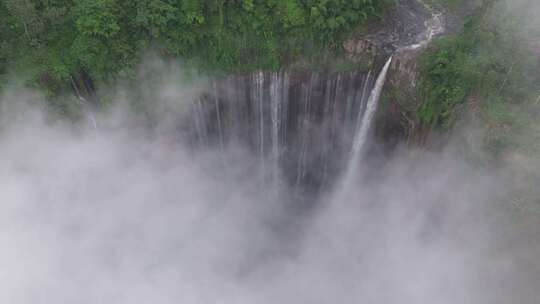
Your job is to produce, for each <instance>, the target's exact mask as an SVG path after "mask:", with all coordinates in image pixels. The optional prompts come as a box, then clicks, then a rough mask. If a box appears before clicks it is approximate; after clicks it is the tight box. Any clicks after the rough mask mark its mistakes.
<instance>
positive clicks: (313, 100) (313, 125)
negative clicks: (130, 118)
mask: <svg viewBox="0 0 540 304" xmlns="http://www.w3.org/2000/svg"><path fill="white" fill-rule="evenodd" d="M443 28H444V27H443V21H442V17H441V16H440V15H437V14H434V13H433V12H432V11H430V8H429V7H427V6H425V5H424V4H422V3H421V2H418V1H414V0H403V1H400V2H399V3H398V5H397V6H396V7H395V9H394V10H393V11H392V12H390V13H389V14H388V16H387V17H386V18H385V19H384V20H382V21H381V22H380V23H379V24H374V25H372V27H371V28H369V29H367V31H364V32H363V33H362V34H358V35H356V36H355V37H353V38H351V39H350V40H349V41H347V42H346V43H345V45H344V48H345V50H346V54H345V58H338V59H337V60H338V61H339V60H342V62H346V63H348V64H349V65H350V67H352V68H348V69H346V71H335V69H333V68H331V67H330V68H328V69H326V70H316V71H315V70H306V69H302V70H299V69H295V68H292V67H291V68H289V69H284V70H281V71H278V72H270V71H257V72H254V73H250V74H245V75H231V76H228V77H226V78H221V79H215V80H213V81H212V83H211V85H210V86H209V88H207V93H205V94H203V95H202V96H201V97H200V98H199V99H198V100H195V101H194V103H193V106H192V115H191V118H192V119H191V125H192V126H191V127H188V128H187V129H191V130H194V132H193V133H192V140H193V142H194V145H195V146H200V145H202V146H207V145H214V146H219V147H221V148H222V149H224V148H227V146H229V145H231V144H234V145H238V144H239V145H242V146H243V147H246V148H247V149H248V150H250V151H252V153H253V154H254V155H255V156H256V158H257V159H259V162H260V163H259V165H258V166H259V167H260V168H261V170H260V171H261V172H262V173H261V175H262V176H261V178H262V179H264V180H268V181H274V180H278V178H276V175H278V174H283V175H285V176H284V177H285V180H287V181H288V184H289V185H294V186H295V188H304V189H306V188H308V189H309V190H310V191H312V190H313V189H321V188H324V187H326V186H331V185H330V184H329V183H331V181H333V180H335V177H336V176H337V175H339V174H341V173H342V172H343V169H344V168H346V167H347V165H348V160H349V159H350V158H351V151H352V145H353V139H354V137H355V135H356V132H357V131H358V129H359V126H360V125H361V124H363V121H362V119H363V113H365V112H366V107H367V102H368V99H369V97H370V94H371V92H372V89H373V86H374V84H375V80H376V79H377V78H378V75H379V73H380V71H381V69H382V66H383V65H384V62H386V61H387V60H388V58H389V57H390V56H392V57H393V58H394V60H393V64H392V66H391V69H390V71H389V73H388V81H387V83H386V87H385V88H384V90H383V96H385V97H384V98H383V99H382V100H380V102H379V104H380V106H381V107H380V108H379V111H378V115H377V117H376V120H375V123H374V126H371V132H374V133H375V135H376V139H377V141H378V142H381V143H384V146H386V147H387V148H388V149H390V150H391V149H392V147H393V146H395V144H397V143H398V142H401V141H407V140H410V139H411V138H413V137H414V136H417V134H418V130H417V129H416V123H415V121H414V117H413V115H412V114H411V113H413V112H414V109H415V108H416V107H417V105H418V102H419V100H420V99H419V98H418V96H417V91H418V90H417V86H418V77H419V76H418V75H419V69H418V63H417V59H418V56H419V55H420V54H421V53H422V51H423V50H424V49H425V47H426V46H427V45H428V44H429V43H430V41H431V39H432V38H433V37H435V36H436V35H439V34H441V33H442V31H443ZM354 67H363V68H362V69H358V68H357V69H354Z"/></svg>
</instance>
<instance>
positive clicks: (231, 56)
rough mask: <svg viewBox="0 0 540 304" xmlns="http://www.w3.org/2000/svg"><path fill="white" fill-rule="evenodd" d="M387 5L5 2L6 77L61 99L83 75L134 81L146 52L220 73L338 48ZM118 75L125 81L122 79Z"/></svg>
mask: <svg viewBox="0 0 540 304" xmlns="http://www.w3.org/2000/svg"><path fill="white" fill-rule="evenodd" d="M389 2H390V1H387V0H332V1H329V0H233V1H226V0H135V1H127V0H3V1H1V2H0V37H2V41H1V44H0V75H5V73H6V71H7V70H8V69H10V70H14V71H16V72H24V73H25V74H26V75H29V76H30V78H31V79H32V80H33V81H34V83H36V84H39V85H41V87H44V88H46V89H47V90H49V92H50V93H58V92H59V91H61V90H62V88H63V87H65V86H66V85H68V84H70V82H71V81H74V75H80V74H81V73H83V74H86V76H89V77H90V78H91V79H93V80H95V81H101V80H106V79H109V78H111V77H113V76H117V75H120V74H124V75H129V74H130V73H132V70H133V67H134V66H135V65H136V64H137V62H138V60H139V59H140V57H141V54H142V53H144V52H146V51H148V50H150V49H152V50H153V51H155V52H158V53H159V54H160V55H161V56H168V57H173V58H182V59H183V60H185V61H186V62H187V63H190V64H194V65H196V66H197V67H202V68H205V69H212V70H222V71H231V70H234V71H238V70H250V69H254V68H277V67H279V66H280V65H282V64H284V63H286V62H288V61H292V60H296V59H298V58H299V57H300V56H302V57H309V55H310V54H320V53H325V52H326V51H337V50H339V48H340V47H341V44H342V41H343V40H344V39H345V38H346V36H347V35H348V34H350V33H351V32H352V31H353V30H355V29H357V28H358V27H360V26H362V25H363V24H365V23H366V22H367V21H368V20H370V19H371V18H377V16H380V14H381V12H382V11H383V10H384V8H385V7H386V6H387V5H388V3H389ZM119 73H120V74H119Z"/></svg>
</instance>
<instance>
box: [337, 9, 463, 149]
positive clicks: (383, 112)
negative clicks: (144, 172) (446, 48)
mask: <svg viewBox="0 0 540 304" xmlns="http://www.w3.org/2000/svg"><path fill="white" fill-rule="evenodd" d="M452 27H454V26H452ZM445 30H446V20H445V16H443V15H442V14H441V13H438V12H436V11H435V10H434V9H432V8H431V7H429V6H428V5H426V4H425V3H423V2H422V1H417V0H402V1H399V2H398V3H397V5H396V7H395V8H394V9H393V11H391V12H390V13H389V14H388V16H387V17H386V18H385V19H384V20H383V21H381V23H379V24H374V25H372V27H371V28H369V29H368V31H367V33H363V34H358V35H356V36H355V37H353V38H352V39H350V40H349V41H347V42H346V43H345V45H344V48H345V50H346V52H347V57H348V58H349V59H350V60H352V61H354V62H361V63H363V64H371V65H377V64H380V63H379V62H381V60H382V59H381V58H384V57H387V56H389V55H390V54H392V55H393V56H394V60H393V64H392V67H391V71H390V73H389V78H388V82H387V85H386V88H385V94H384V98H383V101H382V104H381V107H380V110H379V112H378V116H377V120H376V123H375V136H376V139H377V141H378V142H379V143H380V144H382V145H383V146H384V147H385V148H387V149H392V148H393V147H394V146H395V145H396V144H397V143H398V142H403V141H405V142H421V141H423V140H424V137H425V136H426V133H427V131H426V130H422V129H421V127H420V124H419V123H418V121H417V119H416V115H415V111H416V109H417V107H418V106H419V105H420V102H421V96H419V88H418V86H419V81H420V79H419V78H420V72H421V71H420V66H419V61H418V59H419V57H420V56H421V54H422V53H423V51H424V50H425V48H426V47H427V46H428V45H429V44H430V43H431V41H432V39H433V38H435V37H436V36H438V35H441V34H443V33H444V32H445Z"/></svg>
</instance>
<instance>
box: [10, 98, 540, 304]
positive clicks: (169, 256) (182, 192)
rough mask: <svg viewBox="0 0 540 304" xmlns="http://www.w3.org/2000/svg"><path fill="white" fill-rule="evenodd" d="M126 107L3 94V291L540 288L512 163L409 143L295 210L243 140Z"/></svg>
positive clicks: (385, 299)
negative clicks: (79, 113) (69, 116)
mask: <svg viewBox="0 0 540 304" xmlns="http://www.w3.org/2000/svg"><path fill="white" fill-rule="evenodd" d="M188 95H189V94H188ZM22 96H29V97H26V98H23V97H22ZM156 98H157V97H156ZM182 98H187V97H182ZM182 98H179V99H182ZM22 99H30V100H32V99H39V97H36V96H33V95H28V94H27V93H23V92H14V93H11V94H8V95H7V96H6V97H4V100H3V104H4V105H6V104H7V105H13V104H17V103H20V102H21V100H22ZM173 99H174V98H173ZM25 104H26V103H25ZM113 112H114V111H113ZM165 112H166V111H165ZM114 113H116V114H115V115H109V116H106V115H104V116H103V117H101V118H100V119H101V122H102V123H101V127H100V128H98V129H97V130H96V129H93V128H92V127H90V126H89V127H81V126H80V125H73V124H69V123H63V122H50V121H48V120H47V119H46V115H45V114H43V112H42V111H40V110H38V109H36V107H35V106H18V107H17V109H14V108H13V107H11V106H9V107H4V108H3V111H2V113H1V114H0V115H1V116H0V119H1V121H2V124H1V129H0V248H2V249H1V251H0V302H2V303H12V304H27V303H28V304H30V303H31V304H36V303H37V304H39V303H92V304H94V303H118V304H123V303H126V304H127V303H130V304H138V303H160V304H168V303H295V304H296V303H351V302H355V303H410V304H413V303H441V304H444V303H449V304H450V303H471V304H472V303H474V304H482V303H485V304H488V303H489V304H492V303H509V302H513V303H536V301H537V299H538V298H539V297H540V292H539V291H538V290H537V287H538V283H537V282H538V281H539V279H540V270H539V267H538V262H537V261H536V264H535V261H534V259H531V254H532V256H533V257H534V254H535V253H534V252H535V251H533V250H538V249H537V248H536V247H534V246H533V245H531V244H532V243H533V242H531V240H530V239H524V238H522V237H521V236H520V235H519V234H517V233H516V232H515V231H514V229H513V228H512V227H513V221H512V217H511V215H512V213H511V210H509V209H510V207H509V203H507V202H508V200H509V197H510V188H509V183H508V180H507V176H506V174H505V172H500V171H498V170H496V169H485V168H483V169H478V168H471V166H470V165H468V164H467V163H466V162H465V161H463V160H462V159H460V158H459V157H456V156H455V154H454V153H451V152H441V153H428V152H425V151H411V150H405V151H403V152H402V153H396V155H395V156H394V157H392V158H391V159H387V160H384V162H380V163H381V164H383V165H381V166H377V168H376V169H375V168H373V167H375V166H370V165H369V164H366V165H365V166H362V168H364V170H368V169H369V170H370V172H369V174H362V175H363V176H364V177H363V178H362V177H359V179H358V184H356V185H357V186H356V187H354V189H352V190H350V191H349V192H348V193H345V194H343V193H342V194H340V195H335V193H326V194H325V195H323V197H322V198H320V202H318V203H317V204H313V205H312V207H309V208H308V207H306V208H305V209H306V210H304V211H303V212H302V210H300V212H299V210H298V208H294V203H291V200H292V199H291V197H289V195H287V193H286V192H287V191H284V192H285V193H282V194H281V195H278V194H276V193H274V192H272V191H268V190H269V189H268V186H267V185H260V184H258V183H257V181H256V179H254V178H252V177H253V176H255V175H256V166H254V165H253V164H254V163H255V160H254V159H252V156H251V155H250V153H249V152H248V151H244V150H242V148H241V147H235V148H234V149H232V148H231V149H226V150H225V151H214V150H211V149H204V150H203V151H201V150H194V149H192V148H191V147H189V146H188V145H187V144H185V143H183V142H182V140H177V138H175V137H174V134H175V132H176V130H174V129H172V130H171V129H170V128H171V125H169V124H168V123H165V125H164V126H163V128H162V129H160V130H162V132H145V131H144V130H143V128H132V127H130V126H131V125H130V123H129V117H130V114H126V113H125V112H122V113H123V114H122V115H118V114H117V112H114ZM160 115H164V116H163V121H165V122H169V121H171V120H169V118H170V117H167V116H166V114H165V113H161V114H160ZM15 117H16V118H15ZM118 117H122V119H121V120H119V119H118ZM172 125H174V124H172ZM224 163H225V164H226V166H225V165H224ZM364 173H365V172H364ZM336 197H339V199H337V200H336V199H335V198H336ZM535 248H536V249H535Z"/></svg>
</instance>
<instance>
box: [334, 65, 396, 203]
mask: <svg viewBox="0 0 540 304" xmlns="http://www.w3.org/2000/svg"><path fill="white" fill-rule="evenodd" d="M391 63H392V57H390V58H388V60H387V61H386V64H385V65H384V67H383V68H382V70H381V72H380V73H379V76H378V77H377V80H376V81H375V86H374V87H373V89H372V90H371V93H370V95H369V99H368V101H367V104H366V109H365V110H364V114H363V115H362V118H361V119H360V120H359V121H360V122H361V123H360V126H359V128H357V130H356V133H355V137H354V141H353V146H352V149H351V158H350V160H349V163H348V165H347V168H346V173H345V175H344V176H343V179H342V181H341V183H340V184H338V187H339V188H338V191H337V195H338V196H340V197H341V195H342V194H344V193H346V192H347V191H348V190H349V189H350V186H351V184H352V182H353V180H354V178H355V177H356V172H357V171H358V165H359V162H360V159H361V158H362V155H363V152H364V146H365V144H366V142H367V139H368V135H369V130H370V127H371V122H372V121H373V118H374V117H375V112H376V111H377V106H378V104H379V99H380V97H381V93H382V89H383V87H384V84H385V82H386V75H387V74H388V69H389V68H390V64H391Z"/></svg>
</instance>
